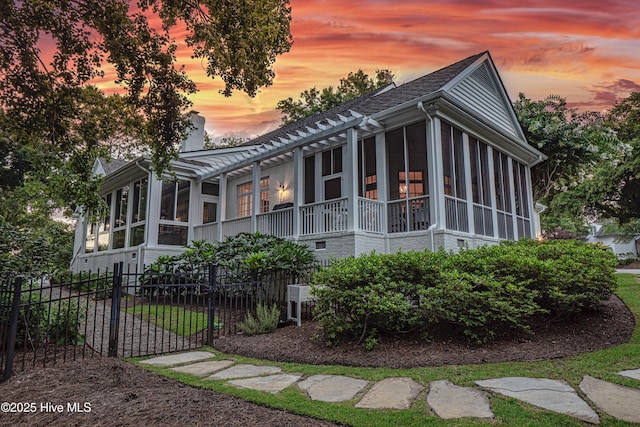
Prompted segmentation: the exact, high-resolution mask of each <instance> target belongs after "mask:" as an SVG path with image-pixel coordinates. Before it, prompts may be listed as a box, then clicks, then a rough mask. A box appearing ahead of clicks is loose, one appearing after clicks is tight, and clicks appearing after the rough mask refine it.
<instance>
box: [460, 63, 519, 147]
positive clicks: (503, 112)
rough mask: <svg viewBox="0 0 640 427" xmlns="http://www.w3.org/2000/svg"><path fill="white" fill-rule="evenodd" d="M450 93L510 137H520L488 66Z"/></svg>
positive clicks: (479, 69)
mask: <svg viewBox="0 0 640 427" xmlns="http://www.w3.org/2000/svg"><path fill="white" fill-rule="evenodd" d="M449 93H450V94H451V95H453V97H454V98H456V99H457V100H458V101H459V102H460V103H461V104H463V105H465V106H466V107H467V108H469V109H470V110H471V111H473V112H474V113H476V114H477V115H478V116H480V117H484V118H486V120H487V121H488V122H492V123H493V124H494V125H495V126H497V127H498V128H499V129H501V130H503V131H504V132H506V133H507V134H509V135H512V136H514V137H518V135H517V132H516V128H515V123H513V120H512V115H511V114H510V112H509V110H508V109H510V108H511V106H509V105H505V103H504V99H503V98H502V96H501V95H500V92H499V91H498V89H497V87H496V84H495V82H494V81H493V78H492V77H491V73H489V70H488V68H487V66H486V65H484V64H483V65H482V66H480V67H479V68H478V69H477V70H475V71H474V72H473V73H472V74H471V75H469V76H468V77H467V78H465V79H464V80H462V81H461V82H459V83H458V84H456V85H455V86H454V87H453V88H452V89H451V90H450V91H449Z"/></svg>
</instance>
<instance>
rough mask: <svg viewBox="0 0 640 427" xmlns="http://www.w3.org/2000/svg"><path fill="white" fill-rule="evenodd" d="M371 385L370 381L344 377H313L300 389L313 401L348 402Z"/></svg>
mask: <svg viewBox="0 0 640 427" xmlns="http://www.w3.org/2000/svg"><path fill="white" fill-rule="evenodd" d="M367 384H369V382H368V381H365V380H359V379H356V378H350V377H345V376H342V375H313V376H311V377H309V378H307V379H306V380H304V381H302V382H300V383H299V384H298V387H300V389H302V390H303V391H305V392H306V393H307V394H308V395H309V398H311V400H320V401H322V402H346V401H349V400H351V399H353V398H354V397H355V396H356V394H358V393H360V392H361V391H362V390H363V389H364V388H365V387H366V386H367Z"/></svg>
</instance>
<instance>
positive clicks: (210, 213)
mask: <svg viewBox="0 0 640 427" xmlns="http://www.w3.org/2000/svg"><path fill="white" fill-rule="evenodd" d="M217 215H218V204H217V203H214V202H204V205H203V206H202V223H203V224H209V223H211V222H216V220H217Z"/></svg>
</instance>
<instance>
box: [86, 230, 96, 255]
mask: <svg viewBox="0 0 640 427" xmlns="http://www.w3.org/2000/svg"><path fill="white" fill-rule="evenodd" d="M95 247H96V230H95V224H87V235H86V238H85V243H84V252H85V253H90V252H93V249H94V248H95Z"/></svg>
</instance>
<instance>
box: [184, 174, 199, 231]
mask: <svg viewBox="0 0 640 427" xmlns="http://www.w3.org/2000/svg"><path fill="white" fill-rule="evenodd" d="M189 182H190V185H189V222H188V223H187V224H188V225H189V228H188V229H187V242H188V243H190V242H191V241H193V237H194V229H193V226H194V225H196V224H200V223H202V208H201V207H200V206H199V205H200V204H201V200H202V198H201V197H200V188H201V185H199V184H200V182H198V181H189ZM198 217H199V218H198Z"/></svg>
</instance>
